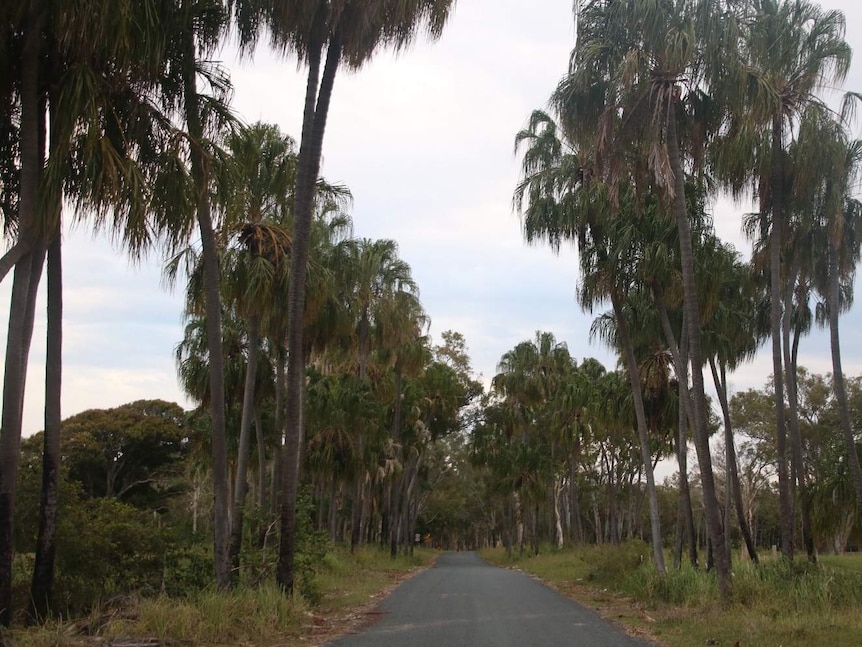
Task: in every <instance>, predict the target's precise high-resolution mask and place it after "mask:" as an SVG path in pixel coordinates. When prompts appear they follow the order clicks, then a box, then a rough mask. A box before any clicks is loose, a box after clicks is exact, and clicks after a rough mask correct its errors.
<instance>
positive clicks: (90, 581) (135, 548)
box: [55, 499, 167, 615]
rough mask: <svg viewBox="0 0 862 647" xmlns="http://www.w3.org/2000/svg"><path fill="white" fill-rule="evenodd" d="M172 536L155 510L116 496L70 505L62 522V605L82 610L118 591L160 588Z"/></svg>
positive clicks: (59, 590)
mask: <svg viewBox="0 0 862 647" xmlns="http://www.w3.org/2000/svg"><path fill="white" fill-rule="evenodd" d="M166 539H167V537H166V533H165V531H164V530H162V529H161V528H159V527H158V526H157V524H155V523H154V522H153V517H152V516H151V515H150V514H148V513H146V512H142V511H140V510H138V509H136V508H133V507H131V506H128V505H125V504H123V503H120V502H118V501H116V500H114V499H90V500H87V501H83V502H80V501H79V502H77V505H66V506H64V509H63V514H62V515H61V517H60V524H59V526H58V528H57V581H56V586H55V602H56V608H57V610H58V611H60V612H61V613H63V614H64V615H68V614H79V613H84V612H87V611H89V610H90V609H92V608H93V607H94V606H95V605H98V604H99V603H100V602H102V601H103V600H105V599H107V598H110V597H114V596H117V595H126V594H128V593H131V592H141V593H144V594H152V593H156V592H158V591H159V590H160V589H161V586H162V577H163V571H164V564H165V561H164V558H165V553H166V549H167V542H166Z"/></svg>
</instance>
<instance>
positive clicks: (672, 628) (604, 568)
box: [483, 544, 862, 647]
mask: <svg viewBox="0 0 862 647" xmlns="http://www.w3.org/2000/svg"><path fill="white" fill-rule="evenodd" d="M483 557H485V559H487V560H488V561H490V562H493V563H497V564H500V565H513V566H516V567H518V568H520V569H522V570H524V571H526V572H528V573H531V574H533V575H535V576H537V577H539V578H541V579H542V580H544V581H546V582H548V583H549V584H551V585H553V586H554V587H556V588H557V589H559V590H560V591H561V592H563V593H565V594H567V595H569V596H571V597H574V598H575V599H578V600H580V601H581V602H583V603H584V604H586V605H587V606H590V607H593V608H596V609H598V610H599V611H600V612H601V613H603V614H604V615H605V616H606V617H608V618H609V619H611V620H614V621H616V622H620V623H622V624H623V625H624V626H626V627H627V628H628V629H629V631H630V632H631V633H636V634H639V635H645V636H649V637H651V638H653V639H655V640H656V641H658V642H659V643H660V644H662V645H666V646H667V647H689V646H696V645H726V646H727V647H732V646H734V645H739V647H746V646H759V645H769V646H772V645H775V646H778V645H783V646H784V647H788V646H790V645H793V646H794V647H815V646H818V647H819V646H822V645H828V646H829V647H841V646H843V645H847V646H850V645H853V646H858V645H859V644H860V643H862V638H860V637H862V556H860V555H848V556H840V557H833V556H828V557H826V558H824V559H822V560H821V564H819V565H817V566H813V565H810V564H808V563H807V562H804V561H799V562H796V563H794V564H793V565H788V564H784V563H782V562H780V561H771V560H767V561H766V562H765V563H763V564H762V565H761V566H760V567H759V568H756V567H754V566H752V565H751V564H748V563H744V562H737V563H736V564H735V568H734V575H733V591H734V592H733V600H732V601H731V602H729V603H727V604H720V603H719V601H718V592H717V586H716V582H715V578H714V577H713V575H712V574H709V573H704V572H702V571H695V570H694V569H691V568H690V567H684V568H682V569H680V570H679V571H676V570H670V571H669V572H668V574H667V575H666V576H665V577H664V578H659V577H658V575H657V574H656V573H655V570H654V568H653V566H652V564H651V563H650V561H649V547H648V546H646V545H645V544H627V545H623V546H618V547H613V546H593V547H582V548H578V549H576V550H565V551H559V552H557V551H553V550H549V551H546V552H544V553H543V554H541V555H539V556H538V557H525V558H523V559H518V560H515V561H513V562H509V561H507V560H506V557H505V554H504V552H503V551H502V550H494V551H486V552H483ZM668 563H670V562H668Z"/></svg>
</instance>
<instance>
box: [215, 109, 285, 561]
mask: <svg viewBox="0 0 862 647" xmlns="http://www.w3.org/2000/svg"><path fill="white" fill-rule="evenodd" d="M227 148H228V150H229V151H230V154H231V157H230V159H231V161H232V168H233V172H232V173H230V174H229V176H228V179H229V181H228V183H227V187H226V189H227V191H226V194H227V195H226V205H225V207H224V209H225V226H226V227H228V228H230V229H234V230H235V231H237V232H238V234H239V236H238V237H239V242H240V244H241V245H242V247H243V248H244V249H243V253H241V254H239V255H237V258H236V260H237V261H238V266H234V267H232V268H226V269H228V271H227V272H225V273H224V277H225V278H224V279H223V282H225V281H227V282H228V284H229V285H231V286H232V287H233V289H232V290H231V291H232V292H233V293H234V294H233V300H234V302H235V303H236V307H237V308H238V309H239V311H240V312H241V313H242V314H243V317H244V318H245V321H246V328H247V334H248V342H247V353H246V377H245V387H244V395H243V401H242V420H241V423H240V435H239V447H238V453H237V469H236V474H235V485H234V502H233V507H232V510H231V539H230V545H229V546H228V555H229V558H230V560H231V563H232V564H233V566H234V568H237V567H238V566H239V553H240V547H241V544H242V528H243V516H244V506H245V498H246V493H247V491H248V483H247V481H246V475H247V471H248V459H249V447H250V441H251V425H252V421H253V420H254V417H255V412H256V411H257V404H256V403H257V398H256V397H255V384H256V382H257V380H258V368H257V366H258V355H259V351H260V342H261V321H262V319H263V318H264V316H265V314H266V311H267V310H268V309H269V308H270V307H271V304H272V303H273V300H274V297H273V290H274V288H275V283H276V282H275V280H274V278H275V277H274V275H275V274H276V273H277V272H279V271H281V269H280V268H281V266H284V267H286V266H287V248H288V247H289V241H288V239H287V232H286V230H285V228H284V224H286V223H287V222H288V215H289V212H290V204H291V198H292V188H293V182H294V179H295V174H294V169H295V163H296V156H295V153H294V150H293V140H292V139H291V138H290V137H286V136H284V135H282V134H281V132H280V131H279V129H278V127H276V126H269V125H265V124H260V123H258V124H255V125H253V126H249V127H245V128H241V129H240V130H239V131H237V132H236V133H234V134H232V135H231V136H230V137H228V141H227ZM226 265H227V264H226ZM259 431H260V430H259ZM259 468H261V466H259Z"/></svg>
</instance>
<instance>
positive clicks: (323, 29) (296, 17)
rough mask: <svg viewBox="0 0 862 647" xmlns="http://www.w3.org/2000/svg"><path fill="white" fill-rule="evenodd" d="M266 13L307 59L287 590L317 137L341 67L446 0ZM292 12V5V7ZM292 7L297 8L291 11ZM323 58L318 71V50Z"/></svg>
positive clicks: (284, 557)
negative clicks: (322, 64) (322, 63)
mask: <svg viewBox="0 0 862 647" xmlns="http://www.w3.org/2000/svg"><path fill="white" fill-rule="evenodd" d="M294 4H297V6H296V7H292V6H291V3H287V5H285V6H284V7H281V8H282V9H285V11H282V12H274V14H272V15H270V16H267V18H268V19H269V20H270V27H271V29H272V33H273V34H274V38H275V40H276V42H278V43H280V44H281V45H283V46H285V47H290V48H292V49H297V50H298V52H299V54H300V58H301V59H302V60H304V61H306V62H307V63H308V85H307V88H306V99H305V110H304V113H303V122H302V137H301V141H300V148H299V158H298V164H297V177H296V189H295V192H294V224H293V238H292V240H293V247H292V253H291V264H290V284H289V290H288V307H287V316H288V334H287V351H288V372H287V416H286V425H287V442H286V443H285V448H284V451H285V454H284V461H283V465H284V473H283V479H284V481H283V490H284V494H283V499H282V506H283V507H282V522H281V545H280V549H279V567H278V576H277V579H278V582H279V584H280V586H281V587H282V588H284V589H285V590H287V591H291V590H292V589H293V585H294V553H295V550H296V546H295V538H296V519H295V510H296V492H297V486H298V483H299V456H300V447H301V436H302V415H301V407H302V393H303V388H302V385H303V382H304V379H305V357H304V353H303V349H304V344H303V323H302V322H303V318H302V315H303V311H304V304H305V278H306V272H307V267H308V250H309V236H310V231H311V216H312V212H313V209H312V207H313V197H314V188H315V185H316V181H317V176H318V174H319V170H320V158H321V153H322V150H323V136H324V132H325V130H326V119H327V115H328V113H329V104H330V100H331V98H332V88H333V84H334V82H335V76H336V73H337V71H338V68H339V66H340V65H341V64H342V63H345V64H346V65H347V66H348V67H352V68H358V67H360V66H361V65H362V63H363V62H365V61H366V60H368V59H369V58H370V57H371V56H372V55H373V54H374V53H375V52H376V50H377V49H378V48H380V47H388V46H391V47H394V48H395V49H401V48H403V47H405V46H406V45H408V44H409V43H410V42H411V41H412V39H413V37H414V36H415V34H416V32H417V31H418V29H419V28H420V26H424V27H425V28H426V29H427V31H428V33H429V35H431V36H432V37H437V36H439V35H440V34H441V32H442V30H443V26H444V25H445V23H446V20H447V18H448V17H449V12H450V9H451V7H452V5H453V2H452V0H411V1H410V2H396V1H394V0H377V1H375V2H371V3H359V2H351V1H350V0H341V1H340V2H333V3H329V2H322V1H319V0H306V1H305V2H303V3H294ZM297 10H298V11H297ZM295 12H296V13H295ZM324 46H326V47H327V50H326V63H325V66H324V69H323V74H322V76H321V73H320V65H321V61H322V53H323V48H324Z"/></svg>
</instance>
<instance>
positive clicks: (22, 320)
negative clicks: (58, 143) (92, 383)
mask: <svg viewBox="0 0 862 647" xmlns="http://www.w3.org/2000/svg"><path fill="white" fill-rule="evenodd" d="M43 18H44V8H43V7H42V6H41V2H38V1H34V2H32V3H30V7H29V10H28V15H27V17H26V20H25V28H24V41H23V48H22V55H21V89H20V95H21V117H20V133H21V135H20V156H21V173H20V193H19V206H18V209H19V212H18V213H19V220H18V239H19V241H24V242H25V243H26V244H27V245H29V246H32V247H33V248H32V250H31V251H30V252H28V253H25V254H24V255H22V256H21V258H20V259H19V260H18V262H17V263H16V264H15V273H14V277H13V280H12V296H11V302H10V305H9V328H8V335H7V337H6V360H5V372H4V381H3V412H2V419H0V625H2V626H6V627H8V626H9V625H10V623H11V621H12V555H13V553H14V549H15V548H14V541H15V534H14V529H13V522H14V519H15V490H16V485H17V479H18V455H19V452H20V446H21V428H22V425H23V414H24V387H25V383H26V378H27V361H28V357H29V352H30V341H31V339H32V325H33V318H34V313H35V308H36V303H35V287H38V284H39V275H38V272H41V260H40V259H42V258H44V250H42V253H41V254H40V252H39V251H38V250H36V249H35V246H34V245H33V243H34V240H35V232H34V230H35V229H36V227H37V225H38V222H37V220H38V215H39V214H38V208H39V207H38V202H39V184H40V181H41V174H42V165H43V162H44V154H43V148H44V147H41V146H40V143H41V142H43V141H44V135H43V134H42V133H41V132H40V130H43V129H44V114H40V111H42V110H43V108H42V105H41V103H42V102H41V101H40V94H39V92H40V88H39V58H40V42H41V32H42V22H43ZM34 270H37V272H34ZM31 294H32V295H34V296H33V298H31Z"/></svg>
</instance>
